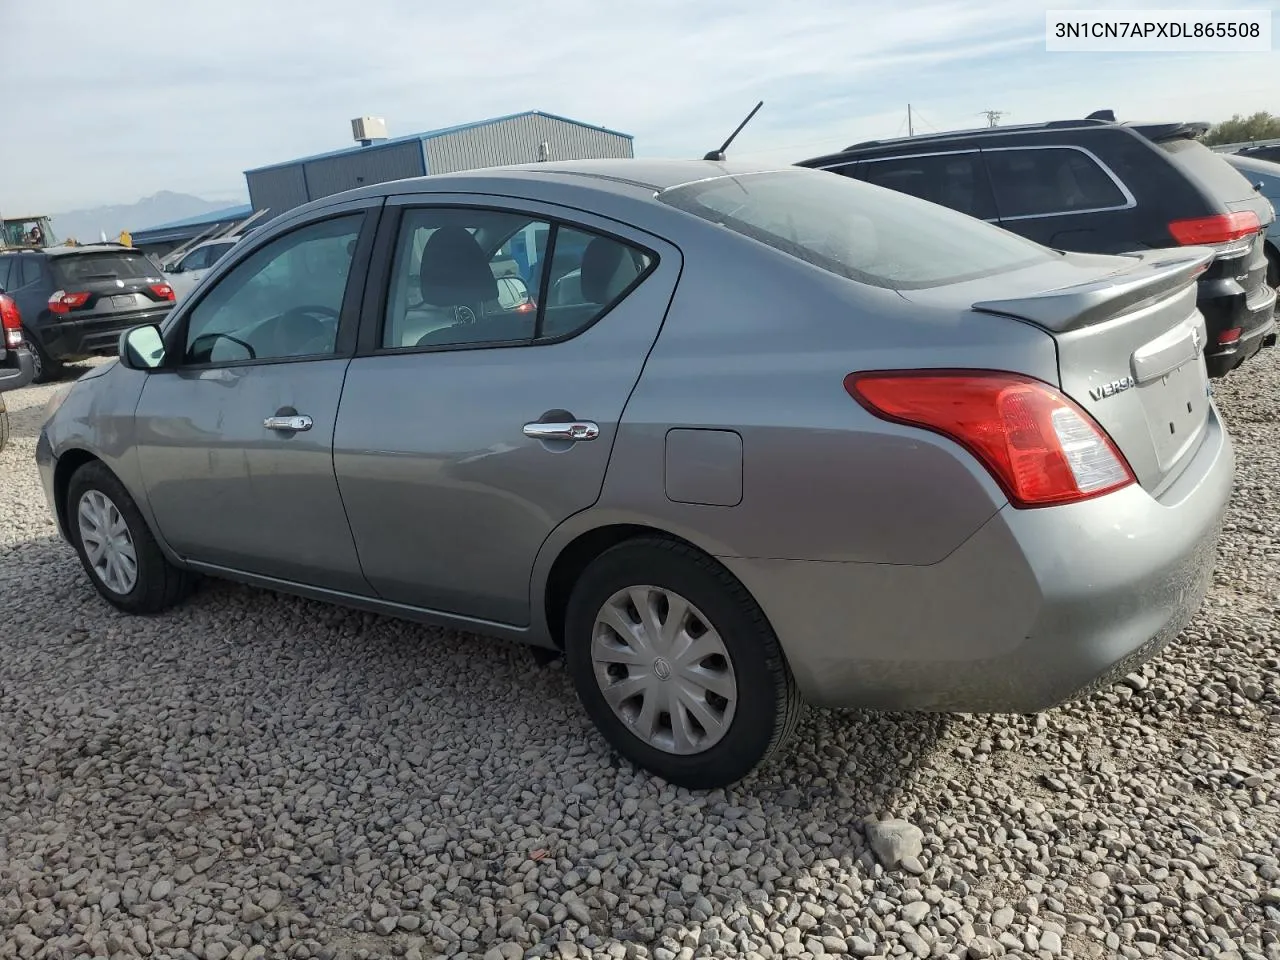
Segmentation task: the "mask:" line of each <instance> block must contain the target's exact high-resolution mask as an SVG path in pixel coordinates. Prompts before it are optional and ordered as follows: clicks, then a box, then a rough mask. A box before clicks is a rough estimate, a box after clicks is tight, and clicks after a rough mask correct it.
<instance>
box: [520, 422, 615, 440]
mask: <svg viewBox="0 0 1280 960" xmlns="http://www.w3.org/2000/svg"><path fill="white" fill-rule="evenodd" d="M524 435H525V436H526V437H530V438H532V439H534V440H573V441H577V440H594V439H595V438H596V437H598V436H600V428H599V427H598V426H596V425H595V424H594V423H592V422H591V421H590V420H574V421H571V422H567V423H526V424H525V425H524Z"/></svg>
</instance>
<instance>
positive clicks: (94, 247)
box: [42, 243, 142, 257]
mask: <svg viewBox="0 0 1280 960" xmlns="http://www.w3.org/2000/svg"><path fill="white" fill-rule="evenodd" d="M42 252H43V253H46V254H48V255H49V256H51V257H74V256H79V255H80V254H82V253H136V254H138V255H139V256H142V251H141V250H139V249H138V248H137V247H126V246H124V245H123V244H119V243H86V244H82V245H80V246H76V247H45V248H44V250H43V251H42Z"/></svg>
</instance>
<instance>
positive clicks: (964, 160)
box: [858, 150, 996, 220]
mask: <svg viewBox="0 0 1280 960" xmlns="http://www.w3.org/2000/svg"><path fill="white" fill-rule="evenodd" d="M858 176H859V177H860V178H861V179H863V180H865V181H867V183H874V184H875V185H876V186H877V187H887V188H888V189H890V190H897V191H898V192H899V193H909V194H911V196H913V197H919V198H920V199H921V200H928V201H930V202H931V203H940V204H942V205H943V206H944V207H950V208H951V209H952V210H959V211H960V212H961V213H967V214H969V216H971V217H977V218H978V219H979V220H989V219H993V218H994V217H995V215H996V208H995V201H994V200H993V199H992V197H991V186H990V184H988V183H987V174H986V171H985V170H984V169H983V167H982V156H981V154H979V153H978V151H976V150H974V151H972V152H968V153H937V154H932V155H930V156H918V157H893V158H891V159H886V160H867V161H864V162H863V164H862V167H861V169H860V170H859V172H858Z"/></svg>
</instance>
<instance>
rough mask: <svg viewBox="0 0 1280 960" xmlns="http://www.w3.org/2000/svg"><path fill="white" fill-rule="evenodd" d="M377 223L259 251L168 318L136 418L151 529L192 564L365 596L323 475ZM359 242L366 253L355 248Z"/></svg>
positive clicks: (332, 486)
mask: <svg viewBox="0 0 1280 960" xmlns="http://www.w3.org/2000/svg"><path fill="white" fill-rule="evenodd" d="M375 220H376V215H375V211H370V210H367V209H357V210H351V209H350V208H348V209H347V210H346V212H343V213H340V214H337V215H329V216H328V217H326V218H325V219H323V220H320V221H315V222H311V223H309V224H307V225H305V226H301V227H297V228H295V229H292V230H289V231H288V232H285V233H282V234H279V235H277V236H275V237H274V238H273V239H270V240H268V241H267V242H266V243H265V244H260V245H257V246H256V248H254V249H252V252H250V253H249V254H248V256H246V257H244V258H243V259H242V260H241V261H240V262H239V263H238V264H237V265H236V266H234V267H233V268H232V269H231V270H230V271H229V272H227V273H225V274H223V275H222V276H221V277H220V278H219V279H218V280H217V281H216V282H215V283H214V284H213V285H212V286H211V287H210V288H209V289H207V290H201V291H200V297H199V299H198V301H196V302H195V304H194V306H193V307H192V308H191V309H190V310H189V311H188V312H187V313H186V315H185V316H184V317H182V318H180V319H179V320H178V322H177V324H176V325H175V327H174V329H172V330H171V331H169V336H168V337H167V338H166V339H167V341H168V342H167V343H166V350H175V351H179V352H180V353H181V358H180V362H178V363H177V364H176V365H172V366H170V365H166V368H165V369H162V370H159V371H156V372H154V373H153V374H151V375H150V376H149V377H148V378H147V383H146V386H145V387H144V388H143V391H142V397H141V399H140V401H139V404H138V409H137V414H136V424H137V436H138V455H139V458H140V461H141V468H142V474H143V477H144V479H145V482H146V487H147V491H148V496H149V498H150V503H151V507H152V510H153V511H154V514H155V518H156V523H157V525H158V526H159V528H160V532H161V534H162V535H163V536H164V538H165V539H166V540H167V541H168V543H169V544H170V545H171V546H172V547H173V549H174V550H175V551H177V552H178V553H179V554H181V555H182V556H184V557H187V558H189V559H191V560H195V561H200V562H203V563H207V564H212V565H215V566H218V567H224V568H229V569H232V570H237V571H242V572H245V573H252V574H257V575H260V576H265V577H272V578H276V579H280V580H286V581H293V582H297V583H303V584H307V585H311V586H317V587H325V588H329V589H334V590H343V591H350V592H354V593H366V594H367V593H368V586H367V584H366V583H365V581H364V578H363V577H362V576H361V574H360V564H359V561H358V559H357V557H356V552H355V545H354V543H353V542H352V539H351V530H350V527H349V526H348V524H347V520H346V515H345V514H344V512H343V509H342V500H341V497H340V496H339V494H338V485H337V481H336V479H335V477H334V473H333V458H332V447H333V433H334V425H335V423H336V420H337V413H338V401H339V398H340V397H341V395H342V383H343V377H344V375H345V373H346V369H347V364H348V363H349V357H350V354H351V350H352V348H353V346H354V327H355V325H356V323H357V318H358V313H359V299H360V292H361V291H360V290H359V289H358V287H360V283H359V282H358V281H357V282H352V283H348V279H349V277H351V276H353V275H359V274H361V273H362V271H361V270H359V269H354V268H355V267H357V266H358V265H359V264H360V263H361V262H362V260H363V258H364V257H365V256H366V254H365V252H364V251H365V250H366V249H367V247H368V245H369V244H370V243H371V242H372V232H373V230H374V226H375V225H374V221H375ZM362 234H363V235H364V237H365V243H364V244H363V245H361V243H360V241H361V237H362Z"/></svg>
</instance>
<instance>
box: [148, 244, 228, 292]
mask: <svg viewBox="0 0 1280 960" xmlns="http://www.w3.org/2000/svg"><path fill="white" fill-rule="evenodd" d="M239 240H240V237H238V236H236V237H220V238H218V239H217V240H206V241H205V242H204V243H200V244H197V245H196V246H194V247H192V248H191V250H190V252H188V253H186V254H184V255H183V257H182V259H181V260H179V261H178V262H177V263H176V264H174V265H173V266H172V267H170V268H169V269H167V270H165V274H166V275H167V277H168V280H169V285H170V286H171V287H173V292H174V294H175V296H176V297H177V298H178V299H179V300H181V299H182V298H183V297H185V296H186V295H187V294H188V293H190V292H191V291H192V290H193V289H195V286H196V284H197V283H199V282H200V281H201V280H202V279H203V278H204V275H205V274H206V273H208V272H209V270H210V268H211V267H213V265H214V264H215V263H217V262H218V261H219V260H221V259H222V258H223V257H224V256H226V255H227V253H228V252H229V251H230V250H231V248H232V247H234V246H235V245H236V243H238V242H239Z"/></svg>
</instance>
